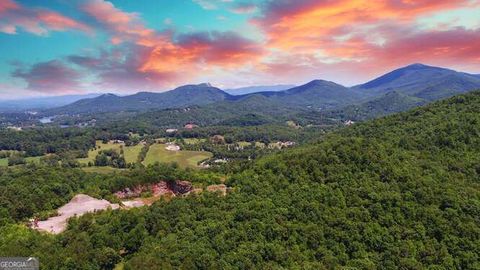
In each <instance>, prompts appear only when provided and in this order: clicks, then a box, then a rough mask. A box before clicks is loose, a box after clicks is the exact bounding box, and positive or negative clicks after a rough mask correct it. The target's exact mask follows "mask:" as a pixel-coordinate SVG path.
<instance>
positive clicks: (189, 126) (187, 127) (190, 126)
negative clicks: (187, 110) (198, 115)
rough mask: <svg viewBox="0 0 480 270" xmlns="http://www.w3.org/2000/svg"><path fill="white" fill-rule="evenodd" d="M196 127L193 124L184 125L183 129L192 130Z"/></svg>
mask: <svg viewBox="0 0 480 270" xmlns="http://www.w3.org/2000/svg"><path fill="white" fill-rule="evenodd" d="M196 127H198V126H197V125H195V124H186V125H185V126H184V128H185V129H194V128H196Z"/></svg>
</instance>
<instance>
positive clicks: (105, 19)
mask: <svg viewBox="0 0 480 270" xmlns="http://www.w3.org/2000/svg"><path fill="white" fill-rule="evenodd" d="M81 9H82V10H83V11H84V12H86V13H87V14H88V15H90V16H92V17H93V18H95V20H96V21H97V22H99V23H100V24H101V25H102V26H103V27H104V28H105V29H106V30H107V31H108V32H110V34H112V36H113V37H112V43H113V44H120V43H122V42H124V41H134V42H142V40H147V39H150V38H152V36H153V35H154V32H155V31H153V30H152V29H148V28H147V27H145V26H144V25H143V23H142V21H141V20H140V18H139V15H138V14H137V13H132V12H124V11H122V10H120V9H117V8H116V7H115V6H114V5H113V4H112V3H110V2H108V1H104V0H88V1H86V3H84V4H82V5H81Z"/></svg>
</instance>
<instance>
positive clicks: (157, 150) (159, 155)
mask: <svg viewBox="0 0 480 270" xmlns="http://www.w3.org/2000/svg"><path fill="white" fill-rule="evenodd" d="M212 156H213V154H212V153H210V152H205V151H168V150H166V149H165V144H153V145H151V146H150V150H149V151H148V153H147V156H146V158H145V160H144V161H143V164H145V165H149V164H153V163H155V162H157V161H158V162H163V163H170V162H176V163H178V165H179V166H180V167H183V168H185V167H190V168H196V167H197V163H198V162H200V161H202V160H205V159H207V158H211V157H212Z"/></svg>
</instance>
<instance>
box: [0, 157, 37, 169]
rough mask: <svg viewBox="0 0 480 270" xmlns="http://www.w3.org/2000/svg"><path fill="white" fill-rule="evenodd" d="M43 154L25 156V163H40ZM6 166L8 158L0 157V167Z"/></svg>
mask: <svg viewBox="0 0 480 270" xmlns="http://www.w3.org/2000/svg"><path fill="white" fill-rule="evenodd" d="M42 157H44V156H39V157H26V158H25V162H27V163H40V159H41V158H42ZM7 166H8V158H0V167H7Z"/></svg>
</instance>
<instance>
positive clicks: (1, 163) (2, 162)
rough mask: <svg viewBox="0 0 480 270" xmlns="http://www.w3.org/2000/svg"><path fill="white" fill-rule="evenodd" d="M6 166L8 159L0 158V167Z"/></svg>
mask: <svg viewBox="0 0 480 270" xmlns="http://www.w3.org/2000/svg"><path fill="white" fill-rule="evenodd" d="M6 166H8V158H0V167H6Z"/></svg>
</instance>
